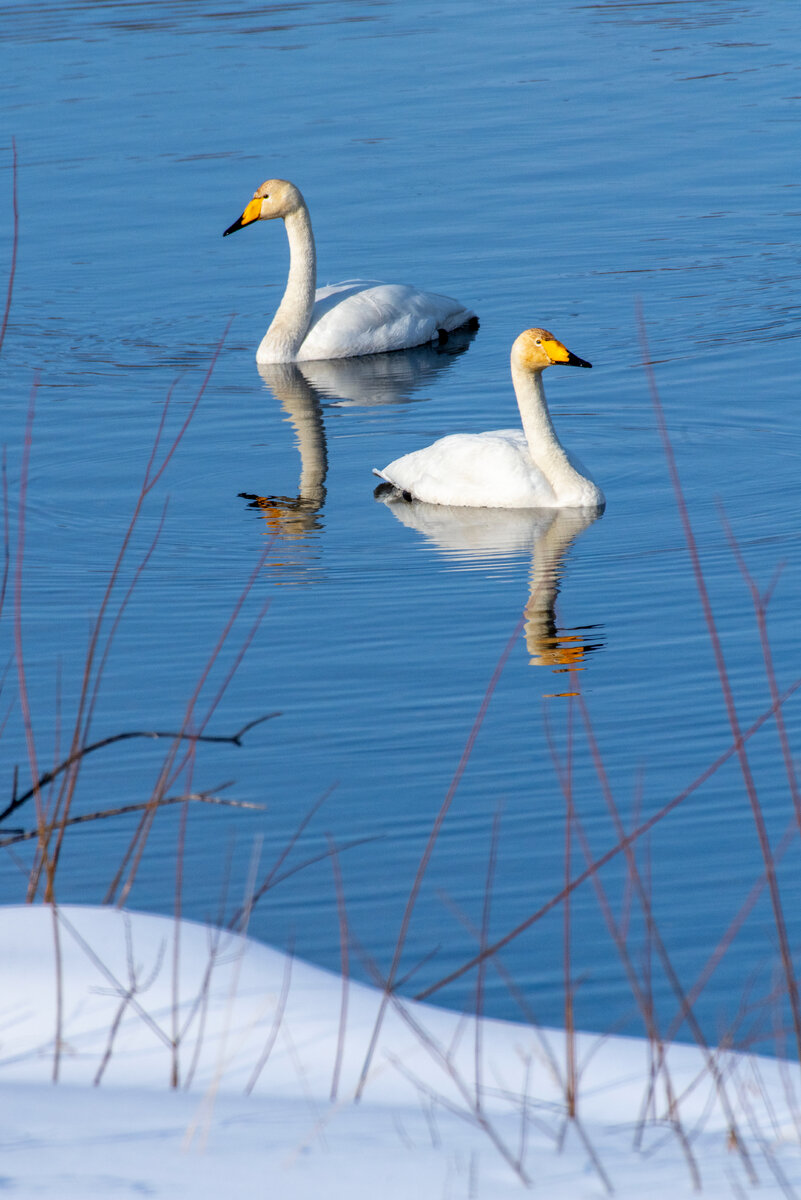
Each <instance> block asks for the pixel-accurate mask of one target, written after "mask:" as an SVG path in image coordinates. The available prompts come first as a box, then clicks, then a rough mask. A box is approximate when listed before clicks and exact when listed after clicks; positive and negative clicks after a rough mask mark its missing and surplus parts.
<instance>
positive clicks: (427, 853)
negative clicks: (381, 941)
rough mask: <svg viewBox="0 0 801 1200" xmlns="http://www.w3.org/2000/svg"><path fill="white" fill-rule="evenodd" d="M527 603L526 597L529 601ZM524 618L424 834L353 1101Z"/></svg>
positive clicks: (494, 674) (497, 668) (360, 1087)
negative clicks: (440, 844) (425, 887)
mask: <svg viewBox="0 0 801 1200" xmlns="http://www.w3.org/2000/svg"><path fill="white" fill-rule="evenodd" d="M529 603H530V600H529ZM526 620H527V616H526V612H525V611H524V612H523V614H522V615H521V617H520V619H519V621H518V622H517V625H516V626H515V629H514V632H513V633H512V636H511V637H510V638H509V641H508V642H507V643H506V646H505V647H504V649H503V651H502V652H501V656H500V658H499V659H498V662H497V663H496V665H495V669H494V671H493V672H492V676H491V678H490V681H489V683H488V685H487V690H486V691H485V693H484V697H483V699H482V701H481V704H480V706H479V710H478V713H477V715H476V718H475V720H474V722H473V726H472V728H471V730H470V733H469V735H468V738H467V742H466V743H465V747H464V750H463V751H462V756H461V758H460V759H459V764H458V766H457V768H456V771H455V773H454V776H453V779H452V780H451V784H450V787H449V788H448V792H447V795H446V796H445V799H444V800H443V802H442V806H441V808H440V810H439V812H438V813H437V816H436V818H435V820H434V824H433V826H432V828H431V833H430V834H429V836H428V841H427V842H426V846H425V849H424V851H423V854H422V857H421V859H420V865H419V866H418V868H417V873H416V874H415V877H414V881H413V883H412V887H411V891H410V892H409V898H408V900H407V901H406V907H405V909H404V912H403V918H402V920H401V926H400V932H399V933H398V938H397V941H396V943H395V953H394V955H393V957H392V964H391V966H390V969H389V974H388V975H387V978H386V986H385V989H384V994H383V996H382V997H381V1003H380V1005H379V1007H378V1015H377V1016H376V1020H375V1025H374V1027H373V1033H372V1036H371V1038H370V1044H369V1046H368V1048H367V1054H366V1055H365V1059H364V1064H363V1066H362V1071H361V1075H360V1077H359V1083H358V1086H357V1088H356V1099H357V1100H358V1099H359V1098H360V1096H361V1094H362V1091H363V1090H364V1085H365V1083H366V1081H367V1073H368V1071H369V1070H370V1063H371V1062H372V1058H373V1054H374V1053H375V1048H376V1044H377V1042H378V1037H379V1034H380V1032H381V1026H382V1024H383V1021H384V1015H385V1013H386V1010H387V1004H388V1002H389V997H390V994H391V992H392V990H393V989H394V987H395V983H396V978H397V974H398V969H399V967H400V961H401V955H402V954H403V947H404V946H405V944H406V937H407V935H408V932H409V924H410V922H411V919H412V913H413V912H414V907H415V904H416V903H417V897H418V895H419V892H420V888H421V887H422V884H423V878H424V877H425V874H426V871H427V870H428V864H429V862H430V861H431V855H432V854H433V853H434V846H435V845H436V843H437V839H438V837H439V834H440V831H441V829H442V826H443V823H444V821H445V817H446V816H447V815H448V809H449V808H450V806H451V804H452V802H453V798H454V796H455V795H456V790H457V788H458V787H459V784H460V783H461V780H462V776H463V775H464V773H465V770H466V769H467V764H468V762H469V760H470V755H471V754H472V753H473V747H474V746H475V744H476V738H477V737H478V734H479V730H480V729H481V726H482V725H483V724H484V718H485V717H486V715H487V710H488V709H489V705H490V701H491V700H492V697H493V695H494V693H495V689H496V687H497V686H498V682H499V681H500V678H501V675H502V674H503V669H504V667H505V666H506V663H507V660H508V658H509V655H510V654H511V653H512V649H513V647H514V645H515V643H516V642H517V639H518V638H519V637H520V634H521V633H522V632H523V628H524V626H525V624H526Z"/></svg>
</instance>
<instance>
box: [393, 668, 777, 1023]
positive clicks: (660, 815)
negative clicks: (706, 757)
mask: <svg viewBox="0 0 801 1200" xmlns="http://www.w3.org/2000/svg"><path fill="white" fill-rule="evenodd" d="M799 688H801V678H799V679H796V680H795V682H794V683H792V684H791V685H790V686H789V687H788V688H785V690H784V691H783V692H782V694H781V695H780V696H779V699H778V701H777V702H776V704H775V705H773V704H771V705H770V707H769V708H767V709H765V711H764V712H763V713H761V714H760V716H758V717H757V719H756V720H755V721H754V722H753V724H752V725H750V726H749V727H748V729H746V730H745V732H744V733H743V735H742V736H743V741H746V742H747V741H749V739H750V738H752V737H753V736H754V734H756V733H758V732H759V730H760V729H761V728H762V726H763V725H764V724H765V723H766V722H767V721H769V720H770V718H771V717H772V716H773V714H774V712H775V711H776V707H778V706H781V705H783V704H785V703H786V702H787V701H788V700H789V698H790V697H791V696H792V695H794V694H795V693H796V692H797V691H798V689H799ZM736 753H737V745H736V744H735V743H733V744H732V745H731V746H729V747H728V748H727V749H726V750H724V751H723V753H722V754H720V755H718V757H717V758H716V759H715V761H714V762H712V763H710V765H709V766H708V767H706V768H705V769H704V770H703V771H702V772H701V774H700V775H697V776H696V777H695V779H694V780H693V781H692V783H690V784H688V786H687V787H686V788H684V790H683V791H681V792H679V793H678V794H677V795H676V796H674V797H673V799H672V800H669V801H668V802H667V804H664V805H663V806H662V808H660V809H658V810H657V811H656V812H655V813H653V814H652V816H650V817H649V818H648V820H647V821H643V822H642V824H641V825H638V826H637V828H636V829H633V830H632V831H631V833H628V834H626V836H625V837H624V838H623V840H622V841H620V842H616V843H615V844H614V845H613V846H610V848H609V849H608V850H607V851H606V852H605V853H604V854H602V855H601V856H600V858H596V859H594V861H593V862H592V863H590V865H589V866H588V867H587V868H586V870H584V871H581V872H580V873H579V874H578V875H576V876H575V877H574V878H573V879H572V881H571V883H570V887H569V891H571V892H574V891H575V890H576V888H577V887H581V885H582V883H584V882H585V881H586V880H587V879H589V878H590V877H591V876H592V875H594V874H595V873H596V871H600V870H601V868H602V867H605V866H606V864H607V863H608V862H611V861H612V859H613V858H616V857H617V855H618V854H621V853H623V851H624V850H625V849H626V847H627V846H632V845H633V844H634V843H635V842H636V841H637V840H638V839H639V838H641V837H644V836H645V834H647V833H650V831H651V830H652V829H653V828H654V826H655V825H658V824H659V822H660V821H663V820H664V819H665V817H667V816H668V815H669V814H670V813H672V812H673V811H674V810H675V809H676V808H678V807H679V805H681V804H683V803H684V801H685V800H687V799H688V798H689V797H690V796H691V795H692V794H693V792H695V791H697V790H698V788H699V787H701V785H702V784H704V783H706V781H707V780H708V779H710V778H711V777H712V776H713V775H714V774H715V772H716V771H719V770H720V768H721V767H722V766H723V765H724V764H725V763H727V762H728V761H729V759H730V758H733V757H734V755H735V754H736ZM567 890H568V889H566V888H562V889H561V891H559V892H557V893H556V894H555V895H554V896H552V897H551V898H550V900H546V902H545V903H544V904H543V905H541V907H540V908H538V909H537V910H536V911H535V912H533V913H531V914H530V915H529V916H528V917H526V918H525V920H523V921H521V922H520V923H519V924H518V925H515V927H514V928H513V929H510V930H509V931H508V933H505V934H504V935H503V937H501V938H498V940H497V941H495V942H493V943H492V944H491V945H490V946H487V947H486V949H485V950H483V951H480V952H479V953H478V954H476V955H474V956H473V957H472V958H470V959H468V961H467V962H465V963H462V965H461V966H460V967H456V968H455V970H453V971H451V972H450V973H449V974H448V975H444V976H443V977H442V979H438V980H436V982H435V983H432V984H429V986H428V987H427V988H425V989H424V990H423V991H421V992H418V993H417V995H416V996H415V997H414V998H415V1000H427V999H428V998H429V996H433V995H434V993H435V992H438V991H440V990H441V989H442V988H444V987H447V986H448V985H449V984H451V983H454V982H455V981H456V980H457V979H461V977H462V976H463V975H466V974H467V973H468V971H472V970H473V968H474V967H477V966H478V964H479V963H480V962H481V961H482V960H483V959H485V958H491V957H492V955H494V954H497V953H498V952H499V951H500V950H503V948H504V947H505V946H508V945H509V944H510V942H513V941H514V940H515V938H518V937H520V935H521V934H522V933H525V932H526V930H527V929H530V928H531V926H532V925H536V923H537V922H538V921H540V920H541V919H542V918H543V917H544V916H545V915H546V913H549V912H550V911H551V909H553V908H555V907H556V905H557V904H561V903H562V901H563V900H564V898H565V893H566V891H567Z"/></svg>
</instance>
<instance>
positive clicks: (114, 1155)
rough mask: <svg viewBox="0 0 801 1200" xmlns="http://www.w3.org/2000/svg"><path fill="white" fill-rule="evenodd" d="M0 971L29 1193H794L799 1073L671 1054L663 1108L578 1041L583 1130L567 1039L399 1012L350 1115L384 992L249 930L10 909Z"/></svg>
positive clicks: (645, 1086)
mask: <svg viewBox="0 0 801 1200" xmlns="http://www.w3.org/2000/svg"><path fill="white" fill-rule="evenodd" d="M56 934H57V936H56ZM57 947H58V954H57ZM59 958H60V967H59V966H58V965H57V964H58V959H59ZM0 964H1V966H0V971H2V975H1V976H0V981H1V990H0V1104H2V1112H3V1119H2V1124H1V1125H0V1144H2V1158H1V1159H0V1191H3V1190H4V1189H5V1190H7V1191H8V1192H9V1194H10V1195H13V1196H15V1197H22V1198H27V1197H33V1196H47V1197H50V1198H53V1197H54V1198H60V1197H79V1196H80V1197H95V1196H102V1197H115V1196H117V1195H121V1196H122V1195H142V1196H169V1197H177V1196H191V1197H192V1198H193V1200H204V1198H206V1197H215V1198H216V1200H219V1198H220V1197H244V1196H248V1197H250V1196H255V1197H261V1196H264V1197H267V1196H269V1197H277V1198H280V1200H294V1198H298V1200H312V1198H314V1200H317V1197H320V1196H325V1197H332V1198H334V1200H336V1198H338V1197H351V1198H354V1200H360V1198H361V1197H362V1196H365V1197H370V1198H371V1200H372V1198H373V1197H376V1196H378V1197H380V1200H395V1198H397V1200H401V1197H402V1198H403V1200H409V1198H412V1197H413V1198H414V1200H428V1198H429V1197H431V1198H437V1200H439V1198H440V1197H444V1198H457V1197H466V1198H472V1197H476V1198H482V1197H486V1198H492V1200H495V1198H496V1197H497V1198H498V1200H502V1198H504V1197H508V1196H521V1195H524V1194H525V1191H526V1187H527V1185H530V1186H531V1187H532V1188H534V1189H535V1190H536V1191H537V1193H538V1194H539V1195H541V1196H543V1197H547V1198H548V1200H568V1198H569V1200H580V1198H582V1197H597V1196H602V1195H604V1194H607V1193H608V1187H609V1186H611V1187H613V1188H614V1192H615V1195H617V1196H621V1197H632V1198H633V1197H637V1200H642V1198H643V1197H665V1198H668V1197H669V1198H670V1200H678V1198H680V1197H684V1196H690V1195H693V1194H696V1192H695V1189H694V1181H693V1170H696V1171H697V1172H698V1175H699V1176H700V1181H701V1185H702V1189H703V1194H704V1195H705V1196H710V1197H718V1196H720V1197H724V1196H725V1197H731V1196H742V1195H743V1194H745V1193H747V1192H749V1191H750V1190H751V1184H752V1183H753V1181H754V1180H758V1182H759V1185H760V1190H759V1194H760V1196H773V1195H785V1196H791V1195H793V1194H795V1192H794V1189H799V1194H801V1145H800V1144H799V1128H801V1114H800V1113H799V1107H798V1105H797V1103H796V1099H795V1094H796V1092H797V1091H798V1084H799V1082H801V1081H799V1078H798V1067H797V1065H791V1064H787V1063H780V1062H776V1061H774V1060H770V1059H765V1058H756V1057H749V1056H743V1055H734V1054H729V1053H725V1054H724V1053H721V1052H715V1053H714V1055H711V1056H710V1057H705V1055H704V1054H703V1053H702V1052H701V1051H700V1050H699V1049H697V1048H695V1047H689V1046H681V1045H674V1046H672V1047H671V1048H670V1050H669V1051H668V1054H667V1067H668V1071H667V1074H666V1073H665V1072H664V1071H662V1072H660V1074H659V1080H658V1082H657V1085H656V1088H655V1091H654V1097H653V1101H652V1103H651V1104H650V1105H648V1102H647V1096H648V1092H649V1078H650V1077H651V1065H652V1062H653V1057H654V1055H653V1053H652V1049H651V1047H649V1044H648V1043H647V1042H645V1041H638V1040H635V1039H624V1038H611V1037H609V1038H600V1037H598V1036H595V1035H591V1034H581V1035H579V1036H578V1038H577V1055H578V1064H579V1072H580V1077H579V1091H578V1109H577V1113H578V1122H576V1121H570V1120H567V1119H566V1117H565V1108H566V1105H565V1084H564V1077H565V1057H566V1039H565V1036H564V1034H563V1033H561V1032H559V1031H555V1030H539V1029H533V1028H530V1027H527V1026H525V1025H515V1024H511V1023H507V1022H502V1021H496V1020H490V1019H483V1020H481V1021H480V1022H478V1023H477V1022H476V1021H475V1020H474V1019H473V1018H472V1017H469V1016H468V1017H464V1016H460V1015H459V1014H457V1013H451V1012H447V1011H445V1010H442V1009H438V1008H435V1007H432V1006H429V1005H423V1004H416V1003H413V1002H410V1001H401V1002H394V1001H393V1002H391V1003H390V1004H389V1006H388V1008H387V1010H386V1018H385V1020H384V1022H383V1025H382V1028H381V1033H380V1037H379V1040H378V1043H377V1047H376V1050H375V1053H374V1055H373V1057H372V1062H371V1066H370V1070H369V1072H368V1076H367V1081H366V1085H365V1087H364V1091H363V1094H362V1095H361V1098H360V1099H359V1100H358V1102H357V1101H356V1100H355V1099H354V1096H355V1093H356V1090H357V1087H358V1081H359V1078H360V1074H361V1072H362V1068H363V1065H364V1062H365V1056H366V1054H367V1050H368V1046H369V1044H370V1039H371V1035H372V1032H373V1029H374V1025H375V1019H376V1015H377V1012H378V1010H379V1006H380V1004H381V993H380V991H377V990H375V989H372V988H369V987H365V986H362V985H359V984H356V983H354V982H350V983H349V984H347V985H343V981H342V979H340V978H339V977H337V976H334V975H331V974H329V973H328V972H326V971H323V970H320V969H318V968H316V967H313V966H310V965H309V964H307V963H304V962H301V961H298V960H292V959H290V958H289V957H287V956H286V955H284V954H281V953H278V952H277V951H275V950H272V949H270V948H269V947H267V946H263V945H260V944H258V943H256V942H254V941H252V940H248V939H247V938H244V937H239V936H235V935H232V934H229V933H221V932H220V931H218V930H213V929H211V928H208V927H205V926H202V925H197V924H193V923H190V922H185V921H183V922H176V921H172V920H169V919H167V918H163V917H156V916H151V915H147V914H143V913H133V912H120V911H118V910H115V909H110V908H89V907H86V908H81V907H75V906H70V907H64V908H59V909H57V910H53V909H52V908H49V907H47V906H15V907H7V908H0ZM343 997H344V1002H345V1006H346V1013H345V1019H344V1021H343ZM59 1001H60V1016H59ZM341 1028H343V1030H344V1031H343V1034H342V1036H341V1037H340V1029H341ZM477 1029H478V1033H479V1036H478V1040H477V1036H476V1035H477ZM57 1031H58V1033H57ZM175 1041H177V1042H178V1044H177V1046H175V1045H174V1042H175ZM57 1045H58V1047H59V1052H58V1054H56V1047H57ZM340 1058H341V1061H340ZM477 1063H478V1068H477ZM713 1063H714V1067H713V1066H712V1065H711V1064H713ZM54 1072H56V1073H57V1075H58V1082H57V1085H55V1086H54V1083H53V1076H54ZM715 1072H717V1073H718V1079H719V1090H718V1092H717V1094H716V1086H715V1082H714V1074H715ZM477 1075H478V1079H477ZM174 1076H175V1077H177V1083H178V1086H177V1087H175V1088H172V1087H171V1086H170V1084H171V1080H172V1079H173V1077H174ZM668 1077H669V1081H670V1082H669V1085H668V1084H667V1083H666V1080H667V1078H668ZM98 1080H99V1082H98ZM95 1083H97V1086H94V1085H95ZM251 1085H252V1091H249V1090H248V1089H249V1088H250V1086H251ZM334 1085H335V1091H336V1098H335V1099H334V1100H332V1099H331V1094H332V1087H334ZM667 1086H669V1087H670V1088H672V1093H673V1096H674V1099H675V1105H674V1110H673V1114H672V1118H673V1119H672V1120H671V1119H670V1118H671V1114H670V1113H669V1112H668V1107H667V1104H666V1096H667V1091H666V1088H667ZM720 1089H722V1091H721V1090H720ZM727 1106H728V1113H727V1111H726V1110H727ZM646 1108H647V1109H648V1119H647V1121H646V1122H645V1123H643V1122H642V1115H643V1112H644V1111H645V1109H646ZM733 1124H734V1125H735V1126H736V1129H737V1138H733V1137H732V1133H731V1129H732V1125H733ZM738 1139H739V1145H738V1144H735V1143H737V1142H738ZM691 1164H694V1166H691ZM749 1176H750V1177H749Z"/></svg>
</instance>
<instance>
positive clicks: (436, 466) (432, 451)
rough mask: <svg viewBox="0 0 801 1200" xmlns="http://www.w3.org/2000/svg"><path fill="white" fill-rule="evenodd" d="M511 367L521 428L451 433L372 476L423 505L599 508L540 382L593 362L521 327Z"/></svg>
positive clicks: (600, 498) (542, 332)
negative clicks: (552, 371)
mask: <svg viewBox="0 0 801 1200" xmlns="http://www.w3.org/2000/svg"><path fill="white" fill-rule="evenodd" d="M511 365H512V382H513V384H514V389H515V395H516V396H517V404H518V407H519V409H520V416H521V419H522V423H523V428H522V429H499V430H495V431H493V432H491V433H476V434H468V433H456V434H451V435H450V436H448V437H443V438H440V439H439V441H436V442H434V443H433V444H432V445H430V446H426V447H425V449H423V450H415V451H413V452H412V453H411V454H405V455H404V456H403V457H402V458H397V459H395V461H394V462H391V463H390V464H389V466H387V467H384V469H383V471H378V470H375V471H374V472H373V473H374V474H375V475H378V477H379V478H380V479H383V480H384V481H385V482H386V483H389V484H391V485H392V486H393V487H394V488H396V489H397V491H398V492H400V493H402V494H403V495H404V496H405V497H406V499H408V500H422V501H424V502H425V503H427V504H450V505H454V506H456V507H461V506H465V507H470V508H595V509H600V508H603V506H604V504H605V500H604V495H603V492H602V491H601V489H600V488H599V487H598V485H597V484H596V483H594V482H593V480H592V479H591V478H590V476H589V473H588V472H587V470H586V468H585V467H584V466H582V464H581V463H580V462H579V461H578V459H577V458H576V457H575V456H574V455H572V454H571V453H570V452H569V451H568V450H566V449H565V448H564V446H563V445H562V443H561V442H560V441H559V438H558V437H557V436H556V430H555V429H554V427H553V422H552V421H551V416H550V413H549V412H548V405H547V403H546V400H545V389H544V387H543V383H542V373H543V371H544V370H545V368H546V367H551V366H556V365H563V366H571V367H589V366H591V365H592V364H591V363H588V362H585V361H584V359H583V358H578V357H577V356H576V355H575V354H572V353H571V352H570V351H569V350H568V349H567V348H566V347H565V346H563V345H562V343H561V342H560V341H558V340H557V339H556V338H555V337H554V335H553V334H552V333H549V332H548V330H547V329H527V330H526V331H525V332H524V333H521V334H520V336H519V337H518V338H517V339H516V340H515V342H514V345H513V346H512V358H511Z"/></svg>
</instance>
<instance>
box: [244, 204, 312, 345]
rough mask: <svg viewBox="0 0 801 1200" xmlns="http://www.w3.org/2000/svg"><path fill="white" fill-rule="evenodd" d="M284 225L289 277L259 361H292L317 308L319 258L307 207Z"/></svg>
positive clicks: (298, 209) (299, 209)
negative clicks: (313, 310) (315, 300)
mask: <svg viewBox="0 0 801 1200" xmlns="http://www.w3.org/2000/svg"><path fill="white" fill-rule="evenodd" d="M284 225H285V226H286V235H287V238H288V239H289V278H288V279H287V284H286V291H285V292H284V296H283V299H282V300H281V303H280V304H279V306H278V311H277V312H276V314H275V316H274V317H273V319H272V323H271V325H270V328H269V329H268V330H267V332H266V333H265V335H264V337H263V338H262V341H261V345H260V346H259V349H258V352H257V354H256V360H257V361H258V362H292V360H293V359H294V358H296V357H297V352H298V350H299V349H300V347H301V345H302V343H303V339H304V338H305V336H306V334H307V332H308V329H309V321H310V320H311V315H312V309H313V308H314V293H315V289H316V287H317V256H316V254H315V250H314V234H313V233H312V227H311V219H310V217H309V210H308V209H307V208H306V205H305V204H303V205H301V206H300V207H299V208H296V209H295V210H294V212H291V213H290V214H289V215H288V216H287V217H285V218H284Z"/></svg>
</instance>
